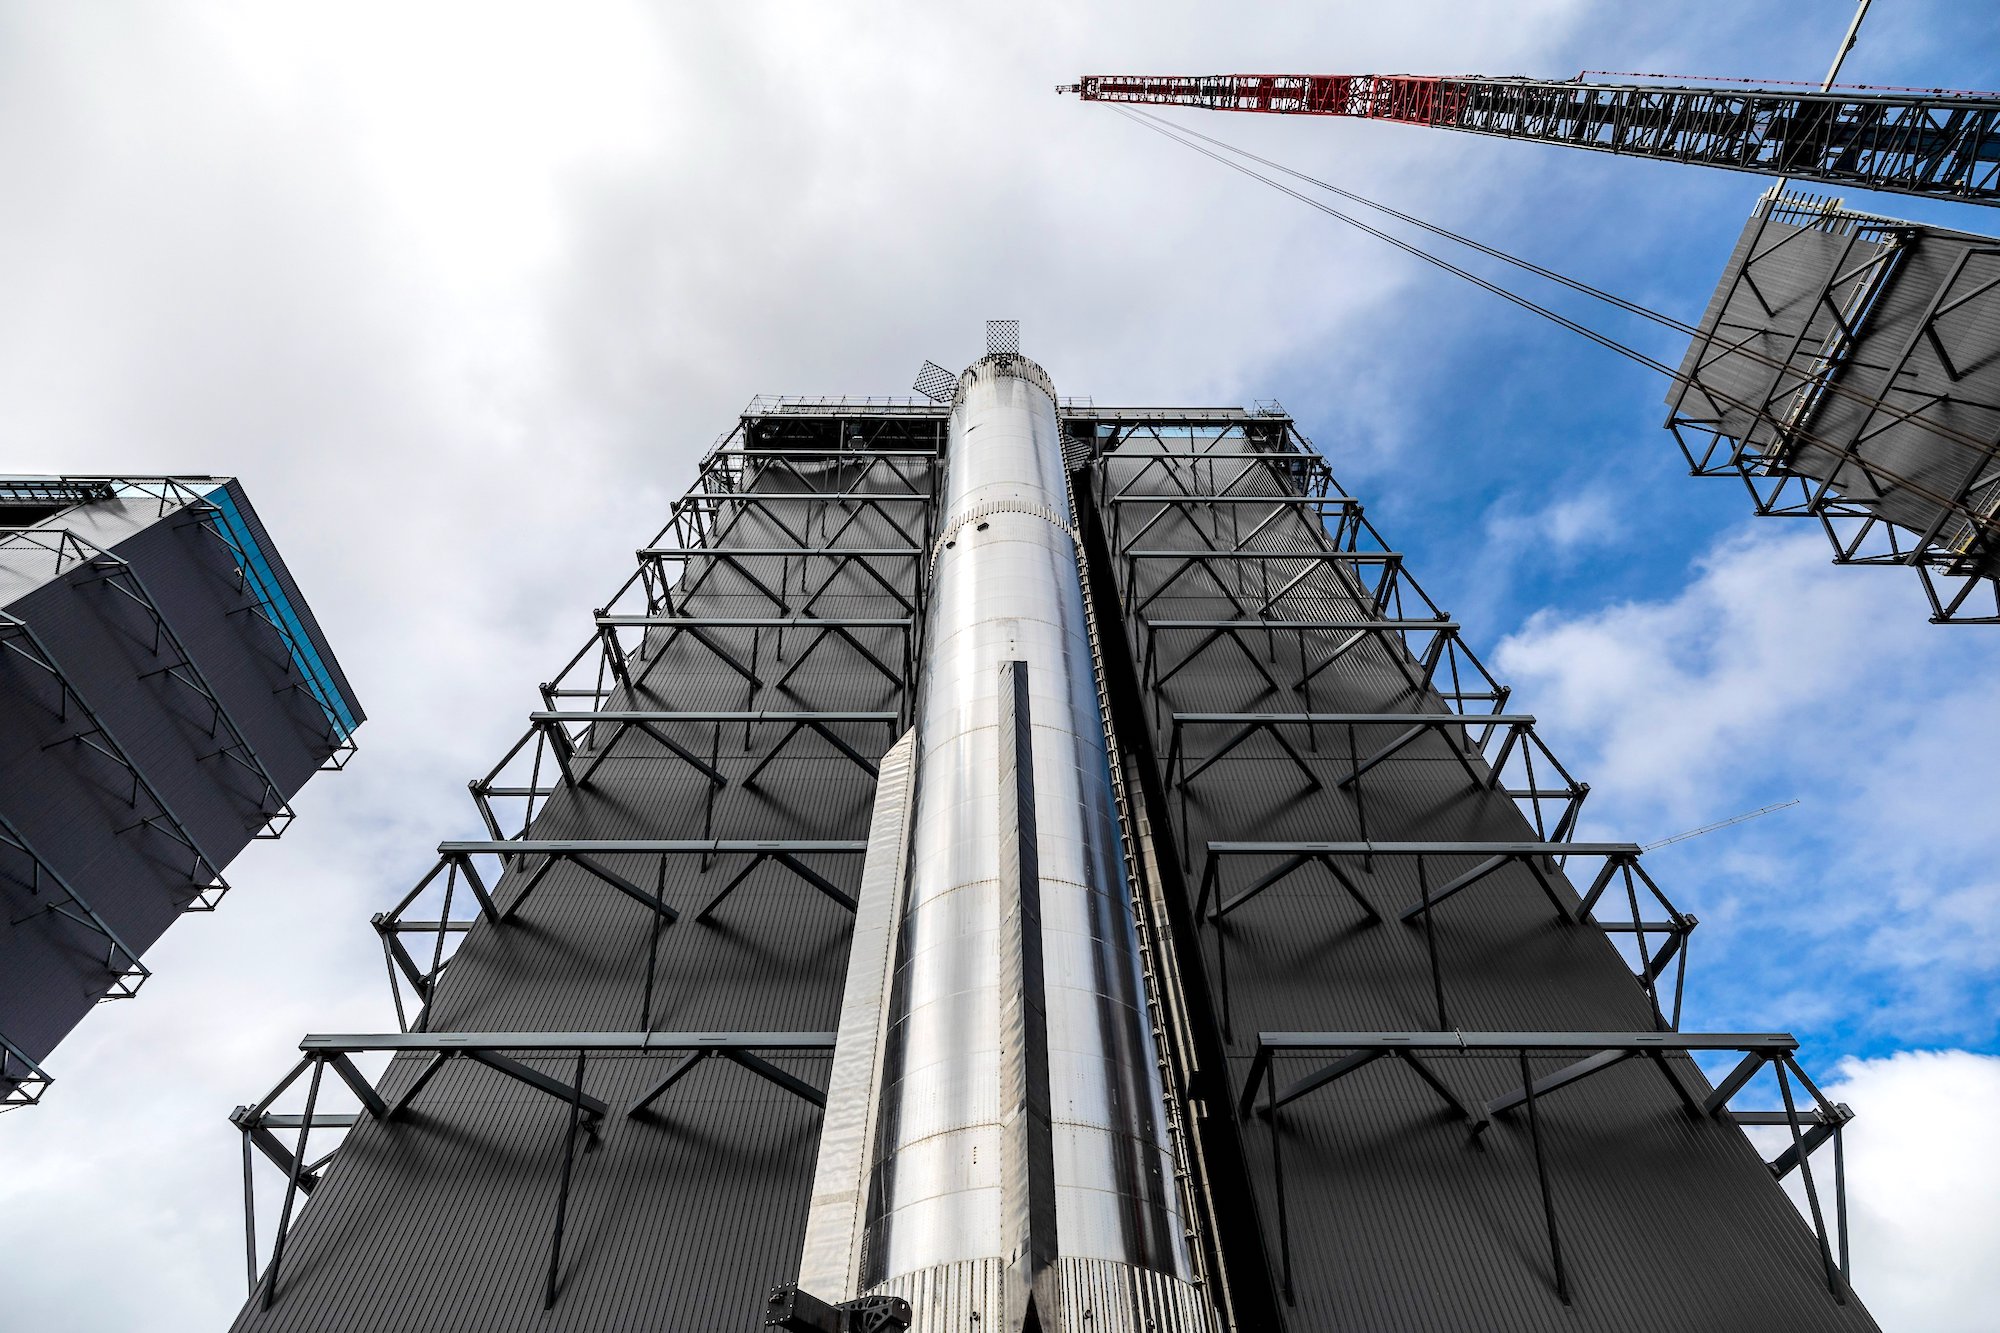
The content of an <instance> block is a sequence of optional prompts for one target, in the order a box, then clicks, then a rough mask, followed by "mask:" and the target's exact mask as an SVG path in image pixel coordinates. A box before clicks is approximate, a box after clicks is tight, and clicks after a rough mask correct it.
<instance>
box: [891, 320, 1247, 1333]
mask: <svg viewBox="0 0 2000 1333" xmlns="http://www.w3.org/2000/svg"><path fill="white" fill-rule="evenodd" d="M1068 515H1069V506H1068V487H1067V481H1066V478H1065V475H1064V469H1063V459H1062V441H1061V434H1060V429H1059V425H1058V421H1057V415H1056V404H1055V400H1054V395H1053V389H1052V387H1051V385H1050V383H1049V380H1048V377H1047V375H1046V374H1044V373H1043V372H1042V370H1041V369H1040V367H1038V366H1036V365H1034V363H1033V362H1030V361H1027V360H1025V359H1023V358H1020V357H1016V356H989V357H987V358H986V359H985V360H983V361H981V362H979V363H977V364H975V365H974V366H973V367H972V368H971V369H969V370H967V371H966V373H965V375H964V377H963V378H962V380H961V383H960V388H959V392H958V395H957V398H956V400H955V402H954V405H953V409H952V414H951V420H950V427H949V441H948V445H947V464H946V483H945V501H944V508H943V514H942V521H941V523H940V525H939V531H941V532H942V533H943V534H944V535H943V537H942V538H941V539H940V541H939V545H938V550H937V554H936V561H935V568H934V572H933V575H932V582H931V597H930V611H929V617H928V626H927V630H926V639H925V654H924V660H923V664H922V667H921V672H920V677H919V684H918V712H917V725H916V745H915V754H914V766H915V782H914V794H913V805H912V807H911V813H910V817H909V818H910V834H909V843H908V850H907V871H906V878H905V881H904V884H903V886H902V887H903V896H902V900H901V904H900V909H901V917H900V923H899V926H898V928H897V930H896V932H895V944H894V955H893V957H894V962H893V973H892V975H893V983H892V985H891V988H890V993H889V996H888V1009H887V1012H886V1014H885V1019H886V1022H885V1023H884V1025H883V1029H882V1038H883V1039H882V1043H881V1052H880V1055H881V1058H880V1062H879V1064H878V1066H877V1069H878V1073H877V1080H878V1082H877V1086H878V1089H879V1093H878V1102H877V1104H876V1106H875V1108H874V1111H875V1113H874V1116H873V1120H874V1130H873V1138H874V1143H873V1144H872V1151H871V1153H870V1161H871V1162H872V1169H871V1171H870V1176H869V1181H868V1186H867V1204H866V1208H865V1240H864V1245H863V1251H862V1254H861V1256H860V1260H861V1262H860V1271H859V1274H858V1276H859V1277H860V1279H861V1282H860V1286H861V1287H863V1288H864V1289H870V1290H884V1289H895V1290H901V1289H905V1288H908V1287H910V1286H911V1285H912V1284H913V1283H915V1284H917V1285H923V1284H924V1283H927V1282H928V1283H932V1284H935V1283H937V1282H940V1281H945V1280H946V1279H943V1278H940V1277H939V1276H938V1275H939V1273H942V1272H949V1271H954V1270H956V1271H969V1270H968V1266H971V1267H979V1266H981V1265H986V1266H990V1265H992V1264H995V1263H998V1264H1002V1265H1013V1266H1014V1268H1015V1269H1016V1270H1017V1271H1018V1270H1021V1269H1022V1268H1023V1267H1027V1268H1034V1269H1039V1268H1041V1267H1044V1266H1047V1265H1048V1263H1049V1261H1050V1260H1051V1259H1054V1258H1058V1257H1059V1259H1060V1261H1061V1262H1060V1264H1058V1265H1055V1266H1056V1267H1058V1268H1060V1269H1061V1270H1062V1271H1063V1272H1071V1271H1072V1270H1074V1271H1075V1272H1076V1273H1078V1274H1081V1273H1083V1272H1085V1271H1086V1270H1088V1271H1090V1272H1093V1273H1095V1274H1096V1276H1095V1277H1094V1278H1091V1279H1089V1280H1088V1281H1085V1280H1084V1279H1083V1278H1081V1277H1078V1278H1074V1279H1070V1280H1069V1281H1070V1284H1071V1285H1077V1283H1078V1282H1084V1285H1090V1284H1092V1283H1095V1284H1097V1285H1102V1284H1103V1283H1104V1282H1105V1281H1106V1274H1107V1272H1108V1273H1110V1274H1111V1278H1110V1281H1111V1285H1113V1286H1120V1287H1124V1286H1128V1285H1131V1284H1133V1283H1136V1284H1137V1285H1138V1286H1139V1287H1145V1288H1149V1289H1150V1288H1156V1287H1162V1286H1164V1287H1167V1288H1173V1289H1176V1290H1177V1292H1178V1293H1181V1294H1176V1295H1174V1296H1172V1297H1170V1298H1168V1299H1167V1301H1166V1304H1167V1305H1171V1306H1174V1307H1177V1308H1178V1307H1181V1306H1183V1305H1185V1306H1186V1307H1187V1308H1190V1309H1192V1308H1195V1305H1194V1304H1189V1303H1188V1302H1187V1301H1185V1300H1183V1299H1182V1295H1183V1294H1184V1295H1186V1296H1198V1293H1194V1292H1192V1291H1191V1289H1188V1288H1186V1286H1185V1284H1186V1283H1187V1282H1188V1280H1189V1279H1190V1277H1191V1260H1190V1255H1189V1246H1188V1240H1187V1236H1188V1228H1187V1223H1186V1219H1185V1218H1183V1216H1182V1201H1181V1196H1180V1194H1179V1192H1178V1190H1177V1188H1176V1184H1175V1176H1174V1164H1173V1157H1172V1152H1171V1148H1170V1139H1169V1136H1168V1128H1167V1123H1166V1118H1165V1114H1164V1110H1163V1106H1162V1100H1161V1098H1162V1091H1163V1089H1162V1083H1161V1078H1160V1074H1159V1069H1158V1065H1157V1057H1158V1053H1157V1051H1156V1050H1155V1046H1154V1041H1153V1036H1152V1026H1151V1024H1150V1022H1149V1020H1148V1014H1147V998H1146V987H1145V984H1144V983H1145V979H1144V974H1143V972H1142V964H1141V957H1140V953H1139V949H1138V938H1137V932H1136V930H1135V926H1134V922H1133V918H1132V907H1131V903H1130V892H1129V889H1128V887H1127V884H1126V877H1125V871H1124V864H1123V860H1122V857H1121V854H1120V831H1119V825H1118V819H1117V815H1116V806H1115V803H1114V798H1113V795H1112V790H1111V783H1110V770H1109V767H1108V762H1107V757H1106V752H1105V739H1104V728H1103V722H1102V719H1101V715H1100V713H1099V707H1098V700H1097V692H1096V682H1095V671H1094V666H1093V658H1092V653H1091V646H1090V638H1089V629H1088V625H1087V622H1086V619H1085V609H1084V602H1083V596H1082V589H1081V587H1080V584H1079V581H1078V565H1077V552H1076V545H1075V539H1074V537H1073V535H1072V533H1071V531H1070V529H1069V517H1068ZM1007 663H1016V664H1021V665H1019V666H1017V667H1010V668H1007V669H1006V670H1005V671H1003V664H1007ZM1014 672H1018V673H1020V674H1021V675H1024V676H1025V681H1026V685H1025V691H1024V694H1023V695H1022V696H1018V697H1017V696H1016V695H1015V694H1014V693H1012V691H1013V690H1014V689H1015V686H1014V684H1013V682H1014V680H1015V676H1014V675H1013V674H1011V673H1014ZM1003 676H1005V680H1004V681H1003ZM1022 714H1025V722H1026V725H1025V726H1024V727H1023V728H1022V732H1023V735H1022V738H1021V748H1020V749H1019V750H1016V749H1015V748H1014V747H1015V744H1016V742H1015V740H1014V739H1013V731H1012V730H1011V721H1010V719H1014V718H1016V717H1017V716H1020V715H1022ZM1003 724H1005V725H1003ZM1003 750H1004V751H1005V752H1004V753H1003ZM1030 754H1031V758H1029V759H1028V760H1027V762H1026V763H1024V764H1023V765H1022V768H1021V776H1020V779H1019V786H1018V788H1017V790H1030V789H1031V792H1032V795H1031V797H1029V798H1028V800H1029V801H1030V802H1031V808H1030V809H1028V810H1027V811H1026V812H1025V816H1026V818H1028V819H1030V820H1031V821H1032V823H1031V825H1030V834H1029V837H1030V840H1031V842H1032V846H1031V847H1029V848H1028V851H1027V859H1028V860H1029V862H1030V866H1031V869H1030V871H1029V872H1028V873H1029V874H1030V875H1031V877H1032V878H1031V881H1030V882H1029V884H1028V886H1027V888H1028V891H1027V892H1026V893H1025V894H1020V893H1019V891H1018V890H1017V889H1013V888H1010V887H1009V874H1010V873H1012V874H1013V875H1014V879H1015V882H1016V883H1018V881H1019V877H1020V872H1019V870H1018V867H1016V868H1014V869H1013V870H1012V871H1011V872H1010V868H1009V862H1008V856H1009V840H1010V839H1011V838H1013V837H1015V836H1016V832H1017V830H1015V829H1012V828H1007V827H1003V823H1004V822H1006V820H1008V819H1010V818H1012V816H1011V815H1003V813H1002V811H1003V807H1006V808H1009V809H1011V807H1008V806H1007V801H1008V799H1010V796H1011V795H1012V794H1013V793H1010V792H1009V791H1003V784H1005V783H1008V782H1014V781H1016V779H1015V778H1014V777H1012V776H1009V775H1010V773H1011V770H1010V768H1009V763H1010V759H1011V757H1013V756H1016V755H1019V756H1029V755H1030ZM1029 773H1031V775H1032V777H1031V781H1029V780H1028V777H1027V775H1028V774H1029ZM1036 890H1038V894H1037V892H1036ZM1017 896H1019V897H1025V898H1026V900H1027V901H1028V902H1029V903H1030V905H1031V907H1032V908H1033V909H1034V910H1032V911H1031V912H1030V914H1029V916H1028V917H1027V918H1026V919H1027V922H1028V924H1027V926H1026V929H1027V930H1029V931H1030V935H1029V937H1028V939H1027V941H1026V946H1025V947H1026V950H1027V952H1028V953H1029V954H1030V955H1032V954H1033V953H1034V951H1035V950H1036V949H1037V948H1039V951H1040V957H1039V960H1038V962H1037V963H1036V965H1035V967H1033V968H1030V969H1029V980H1027V981H1025V982H1024V981H1023V979H1022V978H1023V976H1024V972H1023V969H1022V967H1021V966H1020V965H1018V963H1017V962H1016V961H1010V959H1013V958H1014V955H1015V954H1016V953H1018V952H1019V949H1018V948H1017V947H1016V946H1018V945H1020V943H1021V941H1020V938H1019V936H1018V932H1019V931H1020V930H1021V929H1022V928H1023V927H1022V926H1021V925H1020V924H1019V922H1020V920H1021V915H1020V913H1021V903H1020V902H1017V901H1012V899H1013V898H1014V897H1017ZM1037 897H1038V902H1037V901H1035V900H1036V898H1037ZM1037 924H1038V929H1037ZM1010 931H1013V932H1016V933H1015V935H1014V936H1012V937H1010V934H1009V932H1010ZM1036 970H1038V971H1039V976H1034V975H1032V973H1033V972H1035V971H1036ZM1035 990H1039V994H1032V993H1029V994H1024V993H1023V992H1024V991H1029V992H1032V991H1035ZM1024 1024H1027V1025H1036V1026H1031V1027H1029V1028H1027V1029H1026V1036H1025V1038H1024V1035H1023V1032H1024ZM1044 1036H1045V1041H1044V1040H1043V1037H1044ZM1024 1046H1026V1047H1027V1048H1028V1051H1029V1055H1028V1056H1027V1057H1025V1058H1026V1062H1027V1064H1029V1065H1033V1064H1036V1062H1038V1061H1041V1060H1043V1059H1044V1058H1045V1061H1046V1068H1045V1074H1043V1075H1042V1077H1043V1078H1044V1079H1045V1083H1044V1085H1043V1086H1045V1090H1046V1091H1045V1099H1046V1113H1045V1119H1046V1129H1045V1130H1044V1131H1043V1133H1042V1137H1041V1139H1040V1142H1041V1143H1042V1144H1043V1145H1045V1146H1044V1147H1042V1148H1039V1149H1038V1148H1034V1147H1032V1146H1029V1147H1023V1144H1024V1142H1025V1143H1029V1144H1030V1145H1032V1143H1033V1142H1034V1141H1035V1140H1034V1139H1033V1137H1032V1135H1031V1136H1029V1137H1028V1138H1027V1139H1024V1138H1023V1137H1022V1135H1021V1134H1020V1133H1018V1132H1017V1131H1018V1130H1019V1123H1018V1122H1019V1120H1020V1118H1021V1116H1022V1115H1023V1114H1024V1112H1023V1095H1024V1094H1023V1093H1022V1092H1021V1087H1022V1079H1023V1078H1024V1077H1025V1078H1027V1080H1028V1082H1029V1083H1030V1084H1032V1083H1033V1080H1034V1077H1035V1074H1034V1073H1033V1072H1032V1071H1031V1072H1029V1073H1028V1074H1023V1069H1024V1056H1023V1047H1024ZM1029 1100H1030V1101H1032V1100H1033V1099H1032V1097H1030V1098H1029ZM1029 1109H1030V1110H1032V1107H1030V1108H1029ZM1024 1153H1026V1154H1029V1155H1035V1154H1038V1153H1046V1154H1047V1155H1048V1157H1049V1160H1048V1161H1047V1162H1028V1163H1024V1162H1022V1161H1021V1160H1020V1158H1021V1157H1022V1155H1023V1154H1024ZM1037 1171H1040V1172H1041V1173H1042V1174H1041V1175H1040V1176H1039V1177H1038V1176H1036V1174H1035V1173H1036V1172H1037ZM1010 1173H1011V1174H1010ZM1035 1179H1042V1180H1044V1181H1046V1182H1048V1183H1049V1184H1052V1187H1053V1207H1052V1212H1053V1226H1054V1233H1055V1234H1054V1236H1053V1237H1051V1236H1049V1235H1048V1234H1047V1232H1048V1229H1049V1219H1048V1217H1047V1216H1046V1213H1047V1212H1048V1211H1050V1210H1048V1209H1044V1210H1043V1213H1042V1214H1037V1213H1036V1212H1035V1208H1034V1204H1033V1200H1032V1199H1031V1198H1025V1197H1024V1196H1026V1195H1032V1194H1033V1193H1034V1191H1035V1190H1036V1189H1037V1188H1046V1186H1041V1187H1037V1186H1035V1185H1033V1184H1032V1183H1030V1184H1023V1183H1022V1182H1023V1181H1030V1182H1032V1181H1033V1180H1035ZM1031 1219H1032V1220H1031ZM1024 1231H1033V1232H1034V1233H1035V1234H1034V1235H1033V1236H1024V1235H1023V1232H1024ZM1036 1254H1040V1255H1041V1256H1042V1257H1041V1259H1040V1260H1036V1259H1035V1258H1034V1256H1035V1255H1036ZM1126 1268H1129V1269H1132V1270H1137V1271H1135V1272H1133V1273H1130V1274H1124V1275H1120V1274H1119V1272H1118V1270H1122V1269H1126ZM926 1275H928V1276H926ZM1024 1280H1026V1281H1028V1282H1031V1283H1040V1282H1041V1281H1042V1279H1041V1278H1040V1277H1038V1276H1036V1274H1035V1273H1033V1272H1029V1273H1027V1274H1026V1275H1025V1278H1024ZM1063 1280H1064V1279H1060V1278H1059V1279H1058V1282H1060V1281H1063ZM1037 1290H1038V1291H1040V1290H1042V1287H1040V1286H1038V1287H1037ZM1039 1299H1040V1300H1041V1302H1042V1307H1043V1310H1044V1312H1043V1313H1042V1314H1041V1316H1040V1317H1041V1318H1042V1319H1043V1320H1044V1321H1045V1325H1046V1326H1048V1327H1061V1326H1063V1325H1064V1322H1065V1321H1063V1320H1062V1319H1061V1318H1060V1316H1059V1314H1058V1313H1057V1312H1056V1311H1052V1310H1048V1309H1047V1306H1048V1304H1049V1303H1050V1302H1051V1301H1052V1300H1055V1299H1056V1298H1054V1297H1051V1296H1048V1295H1046V1294H1045V1295H1042V1296H1040V1297H1039ZM1064 1303H1067V1302H1064ZM1112 1303H1113V1304H1121V1303H1122V1302H1117V1301H1114V1302H1112ZM1196 1303H1197V1304H1198V1301H1197V1302H1196ZM1140 1304H1141V1305H1143V1306H1144V1307H1145V1308H1147V1309H1149V1310H1151V1309H1154V1308H1156V1307H1157V1306H1159V1304H1160V1302H1159V1298H1158V1297H1153V1298H1148V1299H1146V1300H1143V1301H1141V1302H1140ZM1135 1308H1136V1307H1135ZM1109 1313H1111V1311H1109V1310H1104V1311H1101V1312H1100V1313H1099V1314H1098V1316H1097V1317H1098V1318H1100V1319H1101V1318H1103V1317H1104V1315H1105V1314H1109ZM989 1317H990V1316H989ZM976 1326H977V1325H975V1327H976ZM1207 1326H1208V1323H1207V1321H1206V1320H1205V1319H1204V1320H1202V1321H1201V1322H1200V1323H1199V1324H1196V1323H1185V1324H1184V1323H1183V1322H1181V1321H1180V1320H1179V1319H1175V1321H1174V1322H1173V1323H1172V1324H1171V1325H1168V1324H1162V1325H1161V1327H1162V1328H1163V1329H1166V1328H1168V1327H1172V1328H1174V1329H1180V1328H1183V1327H1186V1328H1189V1329H1193V1328H1196V1327H1203V1328H1205V1327H1207ZM986 1327H989V1328H991V1327H993V1325H992V1324H991V1323H989V1324H987V1325H986Z"/></svg>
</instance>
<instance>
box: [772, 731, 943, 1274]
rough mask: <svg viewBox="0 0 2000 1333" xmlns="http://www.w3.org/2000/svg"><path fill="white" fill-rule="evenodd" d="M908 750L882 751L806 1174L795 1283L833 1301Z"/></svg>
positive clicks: (850, 1209)
mask: <svg viewBox="0 0 2000 1333" xmlns="http://www.w3.org/2000/svg"><path fill="white" fill-rule="evenodd" d="M915 754H916V733H915V732H914V731H906V732H904V733H903V735H902V737H901V739H899V740H898V741H897V742H896V743H895V744H894V745H892V746H890V747H889V752H888V753H887V754H885V755H883V756H882V763H881V777H880V779H879V780H878V781H877V783H876V787H875V812H874V815H873V816H872V818H871V819H870V821H869V825H868V852H867V855H866V856H865V858H864V859H863V861H862V868H861V888H860V892H859V893H858V894H857V895H856V901H855V912H854V935H853V939H852V943H851V944H850V945H849V947H848V955H847V986H846V990H845V992H844V994H843V995H842V997H841V1005H840V1036H839V1039H838V1040H837V1042H836V1043H835V1045H834V1052H833V1070H832V1073H831V1075H830V1076H829V1079H828V1083H827V1093H826V1119H825V1121H824V1123H823V1125H822V1127H821V1129H820V1141H819V1162H818V1165H817V1167H816V1168H815V1169H814V1172H813V1192H812V1208H811V1211H810V1212H809V1213H808V1214H807V1216H806V1240H805V1249H804V1253H803V1257H802V1258H801V1260H800V1266H799V1286H801V1287H803V1288H805V1289H806V1290H808V1291H811V1292H815V1293H818V1294H820V1295H821V1296H823V1297H826V1298H828V1299H830V1300H834V1301H847V1300H853V1299H855V1298H856V1297H858V1296H860V1295H861V1294H862V1293H861V1290H860V1286H861V1259H862V1238H863V1236H864V1235H865V1234H866V1225H867V1216H866V1211H867V1206H868V1175H869V1172H870V1170H871V1169H872V1168H873V1166H874V1160H873V1159H874V1143H875V1116H876V1113H877V1110H878V1107H879V1099H878V1098H877V1097H876V1096H875V1084H876V1078H877V1075H878V1071H879V1069H880V1066H881V1063H882V1048H883V1039H884V1035H885V1032H886V1029H887V1025H888V1021H889V986H890V979H891V977H892V975H893V971H894V968H895V962H896V934H897V931H898V930H899V929H900V927H901V924H902V920H903V904H902V897H903V877H904V857H905V852H906V851H907V849H908V847H909V844H910V836H909V824H910V805H911V801H912V799H913V797H914V796H915V792H916V784H915V782H914V781H913V778H914V772H913V770H914V768H915Z"/></svg>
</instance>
